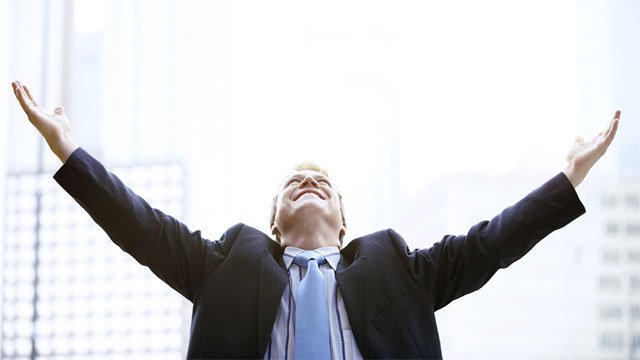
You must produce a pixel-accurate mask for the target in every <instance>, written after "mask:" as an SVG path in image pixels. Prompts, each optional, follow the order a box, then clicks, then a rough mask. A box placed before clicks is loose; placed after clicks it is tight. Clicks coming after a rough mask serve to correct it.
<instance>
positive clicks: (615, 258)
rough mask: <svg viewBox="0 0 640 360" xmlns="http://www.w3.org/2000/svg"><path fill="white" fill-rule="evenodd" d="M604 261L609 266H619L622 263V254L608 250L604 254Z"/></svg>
mask: <svg viewBox="0 0 640 360" xmlns="http://www.w3.org/2000/svg"><path fill="white" fill-rule="evenodd" d="M602 261H603V262H605V263H607V264H617V263H618V262H620V254H619V253H618V252H616V251H613V250H606V251H604V252H603V253H602Z"/></svg>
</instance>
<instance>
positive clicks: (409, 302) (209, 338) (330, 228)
mask: <svg viewBox="0 0 640 360" xmlns="http://www.w3.org/2000/svg"><path fill="white" fill-rule="evenodd" d="M12 86H13V89H14V92H15V95H16V97H17V99H18V101H19V103H20V105H21V106H22V108H23V109H24V111H25V113H26V114H27V116H28V118H29V120H30V121H31V123H32V124H33V125H34V126H35V127H36V129H37V130H38V131H39V132H40V133H41V134H42V136H43V137H44V138H45V140H46V141H47V143H48V145H49V147H50V148H51V150H52V151H53V152H54V153H55V154H56V155H57V156H58V157H59V158H60V160H61V161H62V162H63V166H62V167H61V168H60V170H58V172H57V173H56V174H55V176H54V178H55V179H56V181H58V182H59V183H60V185H61V186H62V187H63V188H64V189H65V190H66V191H67V192H68V193H69V194H70V195H71V196H73V198H74V199H75V200H76V201H77V202H78V203H79V204H80V205H81V206H82V207H83V208H85V210H86V211H87V212H88V213H89V215H91V217H92V218H93V219H94V220H95V221H96V223H98V224H99V225H100V226H101V227H102V228H103V229H104V230H105V231H106V232H107V234H108V235H109V236H110V237H111V239H112V240H113V241H114V242H115V243H116V244H117V245H118V246H120V247H121V248H122V249H123V250H124V251H126V252H128V253H129V254H131V255H132V256H133V257H134V258H135V259H136V260H137V261H138V262H140V263H141V264H143V265H146V266H148V267H149V268H150V269H151V270H152V271H153V272H154V273H155V274H156V275H157V276H158V277H159V278H161V279H162V280H163V281H165V282H166V283H167V284H168V285H170V286H171V287H173V288H174V289H175V290H177V291H178V292H180V293H181V294H182V295H183V296H185V297H186V298H187V299H189V300H190V301H192V302H193V316H192V326H191V339H190V343H189V350H188V357H190V358H290V357H295V358H341V359H342V358H346V359H352V358H361V357H365V358H369V357H384V358H430V359H434V358H441V357H442V354H441V350H440V341H439V337H438V330H437V326H436V322H435V316H434V312H435V311H436V310H438V309H440V308H442V307H444V306H446V305H447V304H449V303H450V302H451V301H453V300H455V299H457V298H459V297H461V296H463V295H465V294H468V293H470V292H473V291H475V290H477V289H479V288H480V287H482V286H483V285H484V284H485V283H486V282H487V281H488V280H489V279H490V278H491V277H492V276H493V274H494V273H495V272H496V271H497V270H498V269H500V268H506V267H507V266H509V265H510V264H511V263H513V262H514V261H516V260H518V259H519V258H520V257H522V256H523V255H524V254H526V253H527V252H528V251H529V250H530V249H531V248H532V247H533V246H534V245H535V244H536V243H537V242H538V241H540V240H541V239H542V238H544V237H545V236H546V235H548V234H549V233H551V232H552V231H554V230H556V229H559V228H561V227H563V226H565V225H566V224H568V223H569V222H571V221H572V220H574V219H575V218H577V217H578V216H580V215H581V214H583V213H584V211H585V210H584V207H583V206H582V203H581V202H580V200H579V199H578V196H577V194H576V192H575V189H574V188H575V187H576V186H578V184H580V182H582V180H583V179H584V177H585V176H586V174H587V173H588V171H589V170H590V169H591V167H592V166H593V165H594V164H595V163H596V162H597V161H598V159H599V158H600V157H601V156H602V155H603V154H604V153H605V151H606V150H607V148H608V146H609V145H610V144H611V141H612V140H613V138H614V136H615V133H616V131H617V128H618V122H619V118H620V112H619V111H617V112H616V113H615V115H614V118H613V120H612V121H611V124H610V125H609V127H608V128H607V129H606V130H605V131H603V132H601V133H600V134H598V136H596V137H594V138H593V139H591V140H589V141H585V140H584V139H582V138H576V140H575V142H574V144H573V146H572V148H571V150H570V152H569V154H568V157H567V160H568V165H567V167H566V168H565V169H564V170H563V171H562V172H561V173H559V174H557V175H556V176H554V177H553V178H552V179H551V180H549V181H547V182H546V183H545V184H543V185H542V186H541V187H539V188H538V189H536V190H534V191H533V192H531V193H530V194H529V195H527V196H526V197H525V198H524V199H522V200H520V201H519V202H517V203H516V204H514V205H513V206H511V207H508V208H507V209H505V210H504V211H503V212H502V213H501V214H499V215H497V216H496V217H495V218H493V219H492V220H491V221H483V222H481V223H479V224H477V225H475V226H473V227H472V228H471V229H470V230H469V231H468V233H467V234H466V235H460V236H450V235H447V236H445V237H444V238H443V239H442V240H441V241H440V242H438V243H435V244H434V245H433V246H432V247H431V248H429V249H421V250H416V251H412V252H411V251H409V249H408V248H407V246H406V244H405V242H404V240H403V239H402V238H401V237H400V235H398V234H397V233H396V232H395V231H393V230H391V229H388V230H384V231H379V232H376V233H373V234H370V235H366V236H363V237H360V238H357V239H355V240H353V241H351V242H350V243H349V245H348V246H346V247H344V248H342V247H341V240H342V237H343V236H344V233H345V231H346V223H345V220H344V216H343V212H342V203H341V198H340V194H339V193H338V192H337V191H336V190H335V188H334V187H333V185H332V183H331V180H330V179H329V177H328V175H327V174H326V173H323V171H322V170H321V169H320V168H317V167H315V166H312V165H304V166H301V167H299V168H297V169H295V170H294V172H292V174H291V175H290V176H289V177H287V179H286V180H285V181H284V182H283V184H282V187H281V189H280V191H279V193H278V195H277V197H276V199H275V208H274V212H273V215H272V219H271V231H272V233H273V235H275V237H276V239H277V242H276V241H274V240H273V239H271V238H270V237H268V236H267V235H266V234H264V233H261V232H260V231H258V230H256V229H254V228H251V227H249V226H247V225H244V224H237V225H234V226H233V227H231V228H229V229H228V230H227V231H226V232H225V233H224V234H223V236H222V237H221V238H220V239H219V240H217V241H208V240H206V239H203V238H202V237H201V235H200V232H199V231H195V232H191V231H190V230H189V229H188V228H187V227H186V226H185V225H183V224H182V223H180V222H178V221H177V220H175V219H173V218H172V217H170V216H168V215H165V214H163V213H162V212H160V211H158V210H155V209H153V208H152V207H151V206H149V205H148V204H147V203H146V202H145V201H144V200H143V199H142V198H140V197H138V196H137V195H136V194H134V193H133V192H132V191H131V190H129V189H128V188H127V187H126V186H124V184H122V182H121V181H120V180H119V179H118V178H117V177H115V176H114V175H113V174H111V173H109V172H108V171H107V170H106V169H105V168H104V167H103V166H102V165H101V164H100V163H99V162H98V161H97V160H95V159H94V158H92V157H91V156H90V155H89V154H87V153H86V152H85V151H84V150H82V149H81V148H80V147H79V146H78V145H77V144H76V143H75V141H74V140H73V138H72V137H71V131H70V125H69V120H68V119H67V118H66V116H65V113H64V109H63V108H61V107H58V108H56V109H55V110H54V112H53V114H48V113H46V112H45V110H44V109H43V108H42V107H41V106H40V105H39V104H38V103H37V101H36V100H35V99H34V97H33V96H32V95H31V94H30V92H29V90H28V89H27V87H26V86H23V85H21V84H20V83H18V82H14V83H13V84H12Z"/></svg>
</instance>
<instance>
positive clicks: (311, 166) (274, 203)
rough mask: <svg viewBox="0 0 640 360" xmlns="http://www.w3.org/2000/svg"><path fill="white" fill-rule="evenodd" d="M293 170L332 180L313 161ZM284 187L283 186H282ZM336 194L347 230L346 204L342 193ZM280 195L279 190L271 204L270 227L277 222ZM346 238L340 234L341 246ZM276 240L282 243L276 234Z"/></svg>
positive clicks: (326, 172) (327, 173) (325, 171)
mask: <svg viewBox="0 0 640 360" xmlns="http://www.w3.org/2000/svg"><path fill="white" fill-rule="evenodd" d="M291 170H293V171H303V170H311V171H317V172H319V173H321V174H322V175H324V176H326V177H327V178H331V177H330V176H329V172H328V171H327V170H326V169H324V168H322V167H320V166H319V165H318V164H316V163H313V162H311V161H305V162H303V163H300V164H298V165H296V166H294V167H293V168H292V169H291ZM281 187H282V184H281ZM336 192H337V193H338V200H339V201H340V217H341V218H342V225H343V226H344V227H345V228H346V227H347V220H346V219H345V217H344V204H343V203H342V194H341V193H340V191H338V190H336ZM279 193H280V190H278V192H277V193H276V196H274V197H273V201H272V204H271V222H270V223H269V224H270V225H273V224H274V223H275V222H276V211H277V210H278V194H279ZM343 238H344V234H340V245H342V239H343ZM276 240H278V242H280V236H279V235H278V234H277V233H276Z"/></svg>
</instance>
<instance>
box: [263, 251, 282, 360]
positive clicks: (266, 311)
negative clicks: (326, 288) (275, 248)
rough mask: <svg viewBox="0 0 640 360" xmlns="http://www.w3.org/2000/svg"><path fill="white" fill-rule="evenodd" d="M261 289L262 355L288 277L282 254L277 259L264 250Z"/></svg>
mask: <svg viewBox="0 0 640 360" xmlns="http://www.w3.org/2000/svg"><path fill="white" fill-rule="evenodd" d="M259 269H260V283H259V287H260V290H259V292H258V338H257V340H258V351H259V356H262V355H263V354H264V352H265V350H266V348H267V344H268V343H269V338H270V336H271V331H272V330H273V324H274V323H275V319H276V314H277V312H278V307H279V305H280V299H281V298H282V293H283V292H284V288H285V285H286V284H287V281H288V277H287V272H286V270H285V267H284V262H283V261H282V256H280V257H279V259H278V260H277V262H276V259H274V257H273V256H272V255H271V254H270V253H269V252H268V251H266V250H265V251H264V253H263V254H262V256H261V257H260V267H259Z"/></svg>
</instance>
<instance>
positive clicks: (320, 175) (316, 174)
mask: <svg viewBox="0 0 640 360" xmlns="http://www.w3.org/2000/svg"><path fill="white" fill-rule="evenodd" d="M307 176H312V177H314V178H325V179H328V178H329V177H328V176H326V175H325V174H323V173H321V172H319V171H316V170H296V171H292V172H290V173H289V175H287V177H286V179H292V178H295V177H307Z"/></svg>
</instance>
